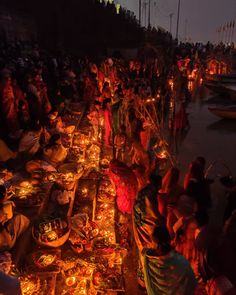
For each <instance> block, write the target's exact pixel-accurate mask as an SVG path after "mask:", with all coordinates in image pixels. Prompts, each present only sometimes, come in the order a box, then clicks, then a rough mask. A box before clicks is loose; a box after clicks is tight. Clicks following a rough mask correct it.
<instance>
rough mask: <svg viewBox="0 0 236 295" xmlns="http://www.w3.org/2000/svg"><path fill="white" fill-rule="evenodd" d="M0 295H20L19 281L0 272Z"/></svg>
mask: <svg viewBox="0 0 236 295" xmlns="http://www.w3.org/2000/svg"><path fill="white" fill-rule="evenodd" d="M0 294H3V295H13V294H14V295H22V292H21V287H20V282H19V280H18V279H17V278H15V277H12V276H9V275H7V274H5V273H4V272H1V271H0Z"/></svg>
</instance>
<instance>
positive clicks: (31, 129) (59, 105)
mask: <svg viewBox="0 0 236 295" xmlns="http://www.w3.org/2000/svg"><path fill="white" fill-rule="evenodd" d="M182 46H183V45H181V46H180V47H179V48H177V50H176V52H177V53H178V56H177V55H176V56H174V58H169V57H167V56H160V57H156V58H150V59H148V58H147V59H146V60H145V61H142V60H139V59H136V60H132V61H129V62H127V61H125V60H123V59H115V58H105V59H101V60H100V61H92V60H89V59H88V58H83V59H76V58H72V57H69V56H60V57H56V56H50V55H49V54H48V53H47V52H45V51H42V50H40V49H39V48H38V47H37V46H34V47H33V48H32V47H31V48H29V47H24V48H23V47H22V44H15V45H14V46H8V47H4V48H3V47H2V48H1V52H0V67H1V80H0V120H1V123H0V126H1V130H0V134H1V139H0V162H1V179H2V180H1V181H2V184H1V186H0V251H1V252H2V253H5V252H4V251H10V250H11V249H12V248H13V247H14V245H15V243H16V240H17V239H18V237H19V236H20V235H21V234H22V233H23V232H24V231H25V230H26V228H27V227H28V226H29V220H28V218H27V217H25V216H24V215H22V214H18V213H16V212H15V211H14V208H13V204H12V203H11V202H9V201H8V200H6V190H7V189H8V186H9V185H10V182H11V178H12V176H13V174H14V172H16V171H21V169H22V167H24V165H25V163H28V162H29V161H30V160H43V161H44V163H45V162H46V163H47V164H48V167H50V169H56V168H57V167H58V166H59V164H61V163H63V162H64V160H65V159H66V157H67V154H68V148H67V144H68V135H71V134H73V132H74V130H75V126H74V125H71V126H68V125H67V124H66V122H65V119H64V118H65V114H67V113H69V112H70V107H71V105H73V104H78V103H81V102H82V103H83V105H84V106H85V114H86V118H87V119H88V120H89V121H90V124H91V126H92V132H93V138H94V141H95V142H99V141H101V139H104V145H105V148H108V149H109V148H111V149H113V156H114V159H113V160H112V161H111V162H110V165H109V171H108V174H109V177H110V179H111V181H112V182H113V183H114V185H115V186H116V195H117V196H116V201H117V207H118V210H119V211H120V212H122V213H123V214H128V215H130V218H131V219H132V229H133V236H134V241H135V244H136V246H137V248H138V256H139V257H137V260H138V261H139V267H138V270H137V274H138V282H139V284H140V285H141V287H142V288H146V290H147V293H148V294H149V295H150V294H153V295H154V294H155V295H156V294H179V295H180V294H183V295H190V294H208V295H213V294H217V295H218V294H222V295H223V294H225V295H226V294H227V295H230V294H236V290H235V288H234V286H235V284H236V277H235V272H234V267H235V266H234V262H235V261H236V260H235V259H236V257H235V253H236V251H235V250H236V240H235V217H236V214H235V208H236V205H235V202H234V201H233V200H234V195H235V189H234V188H231V189H228V190H227V195H229V196H228V198H229V200H230V202H229V204H228V206H227V209H226V211H225V212H226V214H225V216H224V219H222V224H221V226H219V227H216V226H214V224H212V223H211V222H210V215H211V212H212V210H214V206H213V203H212V199H213V198H214V194H220V193H225V190H224V189H223V188H224V186H223V185H220V184H219V183H218V182H215V183H214V185H213V184H210V181H209V180H207V179H206V178H205V159H204V157H201V156H198V157H197V158H196V159H194V160H193V161H192V162H191V163H190V166H189V170H188V171H186V177H185V179H184V183H183V184H181V183H180V182H179V174H180V171H179V169H178V168H177V167H176V166H175V163H174V162H173V161H169V160H171V155H170V154H169V152H168V146H167V143H166V142H165V140H164V138H163V137H162V128H163V126H164V125H165V123H166V121H168V119H169V118H170V119H172V124H171V128H170V132H172V133H171V134H173V130H174V131H175V132H177V131H178V130H179V129H183V128H185V127H186V125H187V118H186V116H187V115H186V113H184V112H183V109H182V106H183V102H186V100H187V99H186V97H188V99H189V93H188V88H187V77H188V74H189V73H192V71H193V70H195V72H196V70H199V71H200V69H202V64H204V61H202V60H200V59H199V56H198V54H196V53H197V52H198V46H194V48H193V50H190V48H189V45H188V46H186V47H185V48H184V50H181V47H182ZM182 49H183V48H182ZM182 51H184V52H185V53H184V56H181V52H182ZM189 54H190V55H189ZM186 57H189V58H188V59H187V61H186V60H185V62H184V58H185V59H186ZM197 79H198V76H196V80H197ZM173 99H174V104H176V105H178V104H179V105H180V109H179V112H178V109H177V110H175V112H174V113H172V102H173ZM69 144H70V143H69ZM163 162H164V163H167V162H170V163H171V165H170V166H171V167H170V168H169V169H167V168H168V166H167V165H166V166H165V169H163ZM39 165H40V164H39ZM26 167H27V169H28V170H27V169H26V170H27V171H30V168H31V167H30V164H29V165H28V166H27V165H26ZM166 170H167V171H166ZM219 218H220V217H219ZM2 277H3V280H4V276H2ZM1 279H2V278H0V280H1ZM0 285H2V284H0ZM1 292H2V290H1V286H0V293H1Z"/></svg>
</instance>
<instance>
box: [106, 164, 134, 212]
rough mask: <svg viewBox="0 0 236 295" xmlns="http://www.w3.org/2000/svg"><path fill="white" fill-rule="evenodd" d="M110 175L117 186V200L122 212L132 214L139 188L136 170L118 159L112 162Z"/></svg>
mask: <svg viewBox="0 0 236 295" xmlns="http://www.w3.org/2000/svg"><path fill="white" fill-rule="evenodd" d="M108 175H109V177H110V180H111V181H112V182H113V183H114V184H115V186H116V196H117V198H116V202H117V206H118V209H119V210H120V211H121V212H122V213H128V214H131V213H132V210H133V205H134V201H135V197H136V194H137V189H138V182H137V179H136V176H135V174H134V172H133V171H132V170H131V169H130V168H129V167H128V166H127V165H126V164H124V163H122V162H120V161H118V160H112V161H111V162H110V167H109V172H108Z"/></svg>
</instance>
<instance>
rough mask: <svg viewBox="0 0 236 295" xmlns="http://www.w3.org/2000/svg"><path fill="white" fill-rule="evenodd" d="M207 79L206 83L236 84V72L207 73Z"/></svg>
mask: <svg viewBox="0 0 236 295" xmlns="http://www.w3.org/2000/svg"><path fill="white" fill-rule="evenodd" d="M205 81H206V83H208V82H210V83H221V84H236V74H235V73H232V74H215V75H210V74H206V76H205Z"/></svg>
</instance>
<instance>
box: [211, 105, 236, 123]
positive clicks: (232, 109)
mask: <svg viewBox="0 0 236 295" xmlns="http://www.w3.org/2000/svg"><path fill="white" fill-rule="evenodd" d="M208 110H209V111H210V112H211V113H212V114H213V115H215V116H217V117H220V118H223V119H231V120H232V119H236V105H233V106H227V107H226V106H225V107H224V106H222V107H215V108H212V107H209V108H208Z"/></svg>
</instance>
